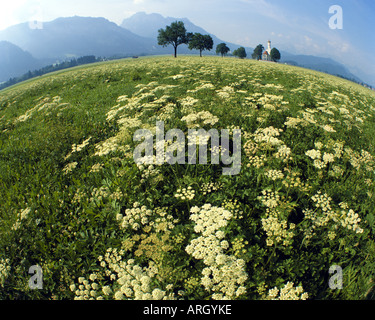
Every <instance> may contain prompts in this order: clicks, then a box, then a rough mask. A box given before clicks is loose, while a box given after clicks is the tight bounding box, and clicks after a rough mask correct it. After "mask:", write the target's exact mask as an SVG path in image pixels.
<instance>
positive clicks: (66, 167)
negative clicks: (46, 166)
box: [62, 162, 78, 175]
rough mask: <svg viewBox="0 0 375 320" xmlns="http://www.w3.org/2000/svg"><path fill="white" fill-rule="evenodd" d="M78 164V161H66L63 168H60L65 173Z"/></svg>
mask: <svg viewBox="0 0 375 320" xmlns="http://www.w3.org/2000/svg"><path fill="white" fill-rule="evenodd" d="M77 165H78V162H71V163H68V164H67V165H66V166H65V167H64V169H63V170H62V171H63V173H64V174H65V175H66V174H68V173H69V172H72V171H73V170H74V169H75V168H76V167H77Z"/></svg>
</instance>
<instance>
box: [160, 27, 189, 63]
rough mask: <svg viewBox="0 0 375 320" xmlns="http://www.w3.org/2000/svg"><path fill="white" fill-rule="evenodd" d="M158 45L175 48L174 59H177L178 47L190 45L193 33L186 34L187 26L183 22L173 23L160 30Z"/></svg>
mask: <svg viewBox="0 0 375 320" xmlns="http://www.w3.org/2000/svg"><path fill="white" fill-rule="evenodd" d="M158 32H159V35H158V44H159V46H163V47H166V46H168V45H172V46H173V48H174V57H175V58H176V57H177V47H178V46H179V45H180V44H188V43H189V41H190V39H191V37H192V35H193V34H192V33H191V32H186V28H185V25H184V23H183V22H182V21H176V22H172V24H171V25H170V26H166V28H165V29H159V31H158Z"/></svg>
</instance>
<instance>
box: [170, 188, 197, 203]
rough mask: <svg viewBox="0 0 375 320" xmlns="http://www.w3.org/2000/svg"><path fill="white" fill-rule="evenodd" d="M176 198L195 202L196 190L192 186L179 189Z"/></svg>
mask: <svg viewBox="0 0 375 320" xmlns="http://www.w3.org/2000/svg"><path fill="white" fill-rule="evenodd" d="M174 196H175V198H177V199H181V200H183V201H184V200H193V199H194V197H195V190H194V189H193V188H192V187H191V186H188V187H187V188H181V189H177V191H176V193H175V195H174Z"/></svg>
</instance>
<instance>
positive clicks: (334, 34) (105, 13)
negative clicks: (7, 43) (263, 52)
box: [0, 0, 375, 85]
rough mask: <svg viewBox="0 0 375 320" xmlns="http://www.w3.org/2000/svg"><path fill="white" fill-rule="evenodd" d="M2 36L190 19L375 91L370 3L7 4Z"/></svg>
mask: <svg viewBox="0 0 375 320" xmlns="http://www.w3.org/2000/svg"><path fill="white" fill-rule="evenodd" d="M332 5H339V6H341V7H342V9H343V29H335V30H332V29H330V28H329V24H328V21H329V19H330V18H331V16H332V14H329V12H328V11H329V7H330V6H332ZM0 8H1V10H0V30H1V29H4V28H6V27H8V26H10V25H13V24H16V23H20V22H26V21H29V20H32V19H34V20H35V19H37V20H42V21H50V20H53V19H55V18H57V17H60V16H62V17H67V16H73V15H80V16H94V17H99V16H101V17H105V18H107V19H109V20H111V21H113V22H115V23H118V24H120V23H121V22H122V20H123V19H124V18H126V17H129V16H131V15H132V14H134V13H136V12H139V11H145V12H146V13H153V12H156V13H160V14H162V15H163V16H171V17H176V18H185V17H186V18H189V19H190V20H191V21H192V22H193V23H195V24H197V25H199V26H201V27H202V28H204V29H205V30H207V31H208V32H210V33H213V34H215V35H216V36H218V37H219V38H221V39H223V40H225V41H228V42H234V43H238V44H240V45H244V46H250V47H255V46H256V45H257V44H259V43H262V44H263V45H266V43H267V40H268V39H270V40H272V44H273V46H275V47H277V48H278V49H280V50H285V51H289V52H291V53H296V54H312V55H318V56H323V57H331V58H333V59H335V60H337V61H339V62H341V63H344V64H345V65H346V66H347V67H349V69H350V70H351V71H352V72H353V73H355V74H359V75H360V76H361V77H362V78H364V80H365V81H367V82H370V83H371V84H373V85H375V36H374V31H375V1H374V0H314V1H310V0H64V1H62V0H11V1H9V2H8V3H7V4H1V6H0Z"/></svg>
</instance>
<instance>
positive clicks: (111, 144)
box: [94, 136, 118, 157]
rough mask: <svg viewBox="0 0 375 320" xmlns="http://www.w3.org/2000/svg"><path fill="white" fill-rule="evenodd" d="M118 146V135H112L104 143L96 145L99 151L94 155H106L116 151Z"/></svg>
mask: <svg viewBox="0 0 375 320" xmlns="http://www.w3.org/2000/svg"><path fill="white" fill-rule="evenodd" d="M117 148H118V142H117V137H116V136H115V137H111V138H109V139H107V140H105V141H103V142H102V143H99V144H97V145H96V149H97V151H96V152H95V154H94V156H99V157H102V156H105V155H107V154H109V153H111V152H113V151H116V150H117Z"/></svg>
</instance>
